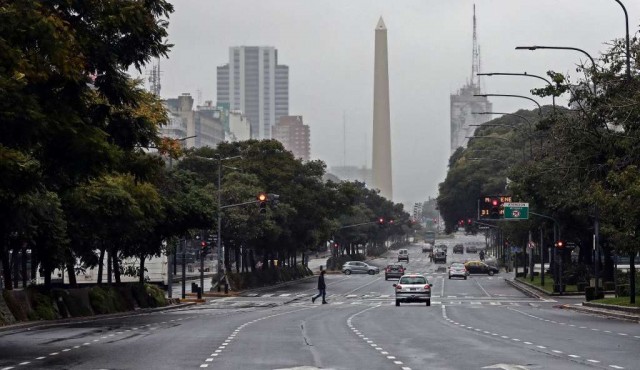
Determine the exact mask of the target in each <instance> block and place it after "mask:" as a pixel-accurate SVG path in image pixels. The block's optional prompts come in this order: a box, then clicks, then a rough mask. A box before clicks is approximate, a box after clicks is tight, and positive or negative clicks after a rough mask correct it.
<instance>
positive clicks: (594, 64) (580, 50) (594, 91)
mask: <svg viewBox="0 0 640 370" xmlns="http://www.w3.org/2000/svg"><path fill="white" fill-rule="evenodd" d="M538 49H549V50H573V51H577V52H580V53H582V54H584V55H586V56H587V57H589V59H590V60H591V65H592V66H593V72H594V74H595V72H596V61H595V60H594V59H593V57H592V56H591V54H589V53H587V52H586V51H584V50H582V49H579V48H574V47H573V46H539V45H534V46H516V50H531V51H534V50H538ZM591 81H592V82H593V94H594V95H596V94H597V92H598V89H597V88H596V80H595V78H594V76H592V77H591Z"/></svg>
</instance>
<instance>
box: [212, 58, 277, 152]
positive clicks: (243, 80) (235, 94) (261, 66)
mask: <svg viewBox="0 0 640 370" xmlns="http://www.w3.org/2000/svg"><path fill="white" fill-rule="evenodd" d="M217 94H218V96H217V98H218V104H224V103H228V104H229V110H240V111H242V112H243V113H244V114H246V115H247V117H248V118H249V122H250V123H251V137H252V138H254V139H270V138H271V137H272V133H271V131H272V127H273V126H274V125H275V124H276V123H277V122H278V120H279V119H280V117H282V116H286V115H288V114H289V67H288V66H286V65H280V64H278V50H276V49H275V48H274V47H271V46H234V47H231V48H229V63H228V64H225V65H223V66H219V67H218V70H217Z"/></svg>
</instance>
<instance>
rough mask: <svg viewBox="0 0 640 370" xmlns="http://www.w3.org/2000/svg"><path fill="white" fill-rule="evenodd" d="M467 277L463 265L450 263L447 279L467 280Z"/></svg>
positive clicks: (467, 273) (467, 272)
mask: <svg viewBox="0 0 640 370" xmlns="http://www.w3.org/2000/svg"><path fill="white" fill-rule="evenodd" d="M468 275H469V271H467V268H466V267H465V266H464V263H452V264H451V266H449V279H451V278H452V277H456V276H458V277H461V278H464V279H465V280H467V276H468Z"/></svg>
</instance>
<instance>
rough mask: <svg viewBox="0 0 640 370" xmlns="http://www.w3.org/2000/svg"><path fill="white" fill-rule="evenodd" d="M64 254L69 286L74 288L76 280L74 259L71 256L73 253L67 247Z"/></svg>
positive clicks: (76, 284) (76, 283)
mask: <svg viewBox="0 0 640 370" xmlns="http://www.w3.org/2000/svg"><path fill="white" fill-rule="evenodd" d="M64 254H65V267H66V269H67V276H69V286H70V287H72V288H75V287H77V286H78V282H77V280H76V259H75V258H74V257H73V253H71V250H70V249H69V248H67V250H66V251H65V253H64Z"/></svg>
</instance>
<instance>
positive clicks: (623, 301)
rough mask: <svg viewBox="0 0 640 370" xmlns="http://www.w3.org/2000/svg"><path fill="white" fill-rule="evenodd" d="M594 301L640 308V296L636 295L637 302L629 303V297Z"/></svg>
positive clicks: (595, 301) (594, 301)
mask: <svg viewBox="0 0 640 370" xmlns="http://www.w3.org/2000/svg"><path fill="white" fill-rule="evenodd" d="M591 302H593V303H602V304H612V305H616V306H625V307H638V308H640V296H638V295H637V296H636V303H635V304H631V303H629V297H615V298H603V299H596V300H593V301H591Z"/></svg>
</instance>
